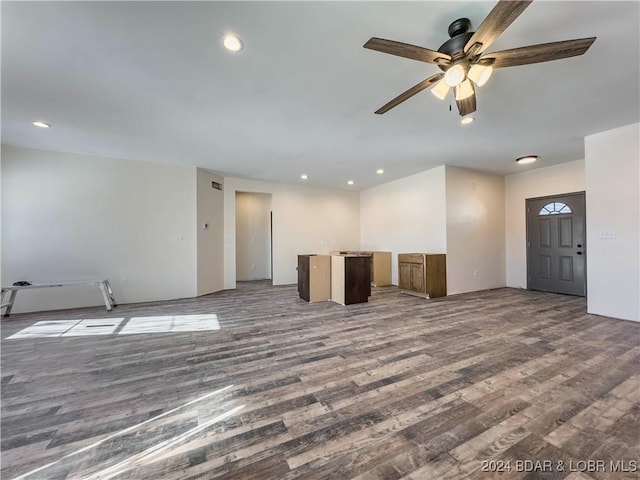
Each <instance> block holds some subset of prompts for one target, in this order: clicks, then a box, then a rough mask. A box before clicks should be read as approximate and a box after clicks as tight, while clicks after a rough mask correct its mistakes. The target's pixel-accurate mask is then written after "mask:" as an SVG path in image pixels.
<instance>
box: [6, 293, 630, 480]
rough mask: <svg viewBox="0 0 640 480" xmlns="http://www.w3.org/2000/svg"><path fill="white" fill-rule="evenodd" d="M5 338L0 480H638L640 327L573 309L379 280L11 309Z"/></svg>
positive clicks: (515, 296) (538, 297) (573, 305)
mask: <svg viewBox="0 0 640 480" xmlns="http://www.w3.org/2000/svg"><path fill="white" fill-rule="evenodd" d="M204 313H215V314H217V315H218V319H219V322H220V326H221V330H217V331H206V332H193V333H169V334H140V335H105V336H91V337H61V338H27V339H16V340H6V337H8V336H10V335H12V334H13V333H16V332H17V331H19V330H21V329H23V328H25V327H27V326H30V325H32V324H33V323H35V322H36V321H41V320H56V319H57V320H61V319H80V318H108V317H109V316H112V317H116V316H124V317H126V318H130V317H132V316H139V315H156V314H161V315H172V314H204ZM1 334H2V383H1V386H2V433H1V436H2V447H1V450H2V458H1V460H2V466H1V472H0V473H1V477H2V478H3V479H13V478H16V477H19V476H21V475H23V474H25V473H27V472H30V471H33V470H34V469H37V468H39V467H42V466H43V465H46V464H50V466H49V467H47V468H45V469H42V470H39V471H37V472H35V473H33V474H31V475H29V476H27V477H26V478H27V479H36V478H43V479H47V480H52V479H65V478H69V479H71V478H83V479H108V478H117V479H163V480H164V479H196V478H206V479H224V478H226V479H242V480H251V479H255V480H258V479H277V480H292V479H307V480H311V479H313V480H324V479H327V480H328V479H331V480H341V479H358V480H373V479H384V480H396V479H405V480H408V479H412V480H429V479H458V478H471V479H489V478H526V479H538V478H544V479H546V478H553V479H561V478H567V479H569V480H585V479H590V478H592V479H605V478H616V479H618V478H640V476H639V474H638V472H637V471H635V472H634V471H627V472H612V471H611V470H612V469H613V468H614V466H615V467H616V468H617V469H625V470H635V468H634V465H638V466H639V467H640V465H639V464H637V463H636V464H634V463H633V462H638V460H639V459H640V371H639V368H638V367H639V365H640V324H638V323H635V322H628V321H620V320H614V319H609V318H605V317H599V316H593V315H588V314H586V302H585V299H583V298H578V297H569V296H562V295H553V294H544V293H538V292H529V291H519V290H514V289H506V288H505V289H498V290H491V291H484V292H477V293H472V294H464V295H456V296H450V297H445V298H441V299H435V300H432V301H425V300H423V299H420V298H417V297H412V296H408V295H402V294H400V293H399V291H398V289H397V288H395V287H385V288H377V289H373V296H372V297H371V298H370V301H369V303H366V304H359V305H350V306H347V307H343V306H340V305H337V304H334V303H330V302H325V303H316V304H308V303H306V302H304V301H303V300H300V299H299V298H298V295H297V292H296V288H295V286H284V287H271V286H270V285H269V284H267V283H265V282H248V283H243V284H239V285H238V289H237V290H235V291H225V292H219V293H216V294H212V295H207V296H205V297H201V298H198V299H190V300H180V301H174V302H158V303H153V304H137V305H124V306H121V307H118V309H116V310H114V312H113V314H109V313H108V312H106V311H105V310H104V308H88V309H76V310H67V311H57V312H47V313H39V314H16V315H12V317H11V319H9V320H5V321H3V323H2V326H1ZM206 395H209V396H208V397H206V398H202V397H204V396H206ZM190 401H191V402H193V403H191V404H187V403H188V402H190ZM185 404H187V405H185ZM180 406H182V407H181V408H177V407H180ZM143 422H145V423H143ZM140 424H142V425H140ZM127 428H130V430H127V431H124V432H123V430H125V429H127ZM119 432H120V433H119ZM172 439H173V443H167V442H171V440H172ZM100 441H102V443H98V444H97V445H96V443H97V442H100ZM162 442H165V443H162ZM91 445H93V446H92V447H91V448H88V449H87V450H85V451H80V452H79V453H74V452H78V450H79V449H81V448H82V447H87V446H91ZM589 460H591V461H593V462H595V461H598V462H600V461H601V462H602V464H591V468H589V466H588V465H587V464H586V462H587V461H589ZM489 461H496V462H497V463H496V462H494V463H487V462H489ZM525 461H529V462H531V463H528V464H527V463H524V462H525ZM536 461H539V462H543V461H547V462H552V463H551V465H552V471H549V469H548V468H547V467H548V465H549V464H544V463H534V462H536ZM559 461H562V462H564V464H563V465H564V471H560V469H558V468H557V467H558V465H559V464H558V462H559ZM611 461H613V462H614V464H611V463H610V462H611ZM483 462H485V463H484V464H483ZM517 462H520V463H517ZM570 462H571V463H570ZM580 462H585V463H580ZM615 462H619V463H615ZM483 465H484V467H488V468H485V469H484V470H489V471H483ZM496 467H502V470H511V471H510V472H508V471H502V472H497V471H492V470H495V469H496ZM536 467H537V469H536ZM571 467H573V469H574V470H583V471H570V470H571ZM536 470H537V471H536Z"/></svg>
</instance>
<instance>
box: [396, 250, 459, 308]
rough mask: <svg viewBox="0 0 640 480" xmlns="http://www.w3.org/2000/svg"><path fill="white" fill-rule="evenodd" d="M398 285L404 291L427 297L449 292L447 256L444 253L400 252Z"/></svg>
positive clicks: (439, 295) (443, 294)
mask: <svg viewBox="0 0 640 480" xmlns="http://www.w3.org/2000/svg"><path fill="white" fill-rule="evenodd" d="M398 286H399V287H400V291H401V292H402V293H408V294H410V295H417V296H420V297H425V298H436V297H444V296H445V295H446V294H447V258H446V255H445V254H443V253H399V254H398Z"/></svg>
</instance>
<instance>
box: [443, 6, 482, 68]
mask: <svg viewBox="0 0 640 480" xmlns="http://www.w3.org/2000/svg"><path fill="white" fill-rule="evenodd" d="M470 28H471V20H469V19H468V18H459V19H457V20H454V21H453V22H451V25H449V36H450V37H451V38H449V40H447V41H446V42H444V43H443V44H442V45H441V46H440V48H439V49H438V51H439V52H441V53H446V54H447V55H449V56H450V57H451V58H452V60H453V62H455V61H456V60H459V59H461V58H464V57H465V53H464V47H465V45H466V44H467V42H468V41H469V39H470V38H471V37H472V36H473V34H474V32H470V31H469V29H470ZM453 62H452V63H453ZM439 67H440V69H441V70H446V69H447V68H448V66H444V67H443V66H441V65H439Z"/></svg>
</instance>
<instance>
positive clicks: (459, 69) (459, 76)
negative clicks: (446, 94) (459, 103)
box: [444, 63, 466, 87]
mask: <svg viewBox="0 0 640 480" xmlns="http://www.w3.org/2000/svg"><path fill="white" fill-rule="evenodd" d="M465 76H466V73H465V71H464V67H463V66H462V65H461V64H459V63H457V64H455V65H452V66H451V67H450V68H449V69H448V70H447V71H446V72H445V73H444V81H445V82H447V85H449V86H450V87H456V86H458V85H460V84H461V83H462V81H463V80H464V77H465Z"/></svg>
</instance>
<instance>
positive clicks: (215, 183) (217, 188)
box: [211, 182, 222, 190]
mask: <svg viewBox="0 0 640 480" xmlns="http://www.w3.org/2000/svg"><path fill="white" fill-rule="evenodd" d="M211 188H215V189H216V190H222V184H221V183H218V182H211Z"/></svg>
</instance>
